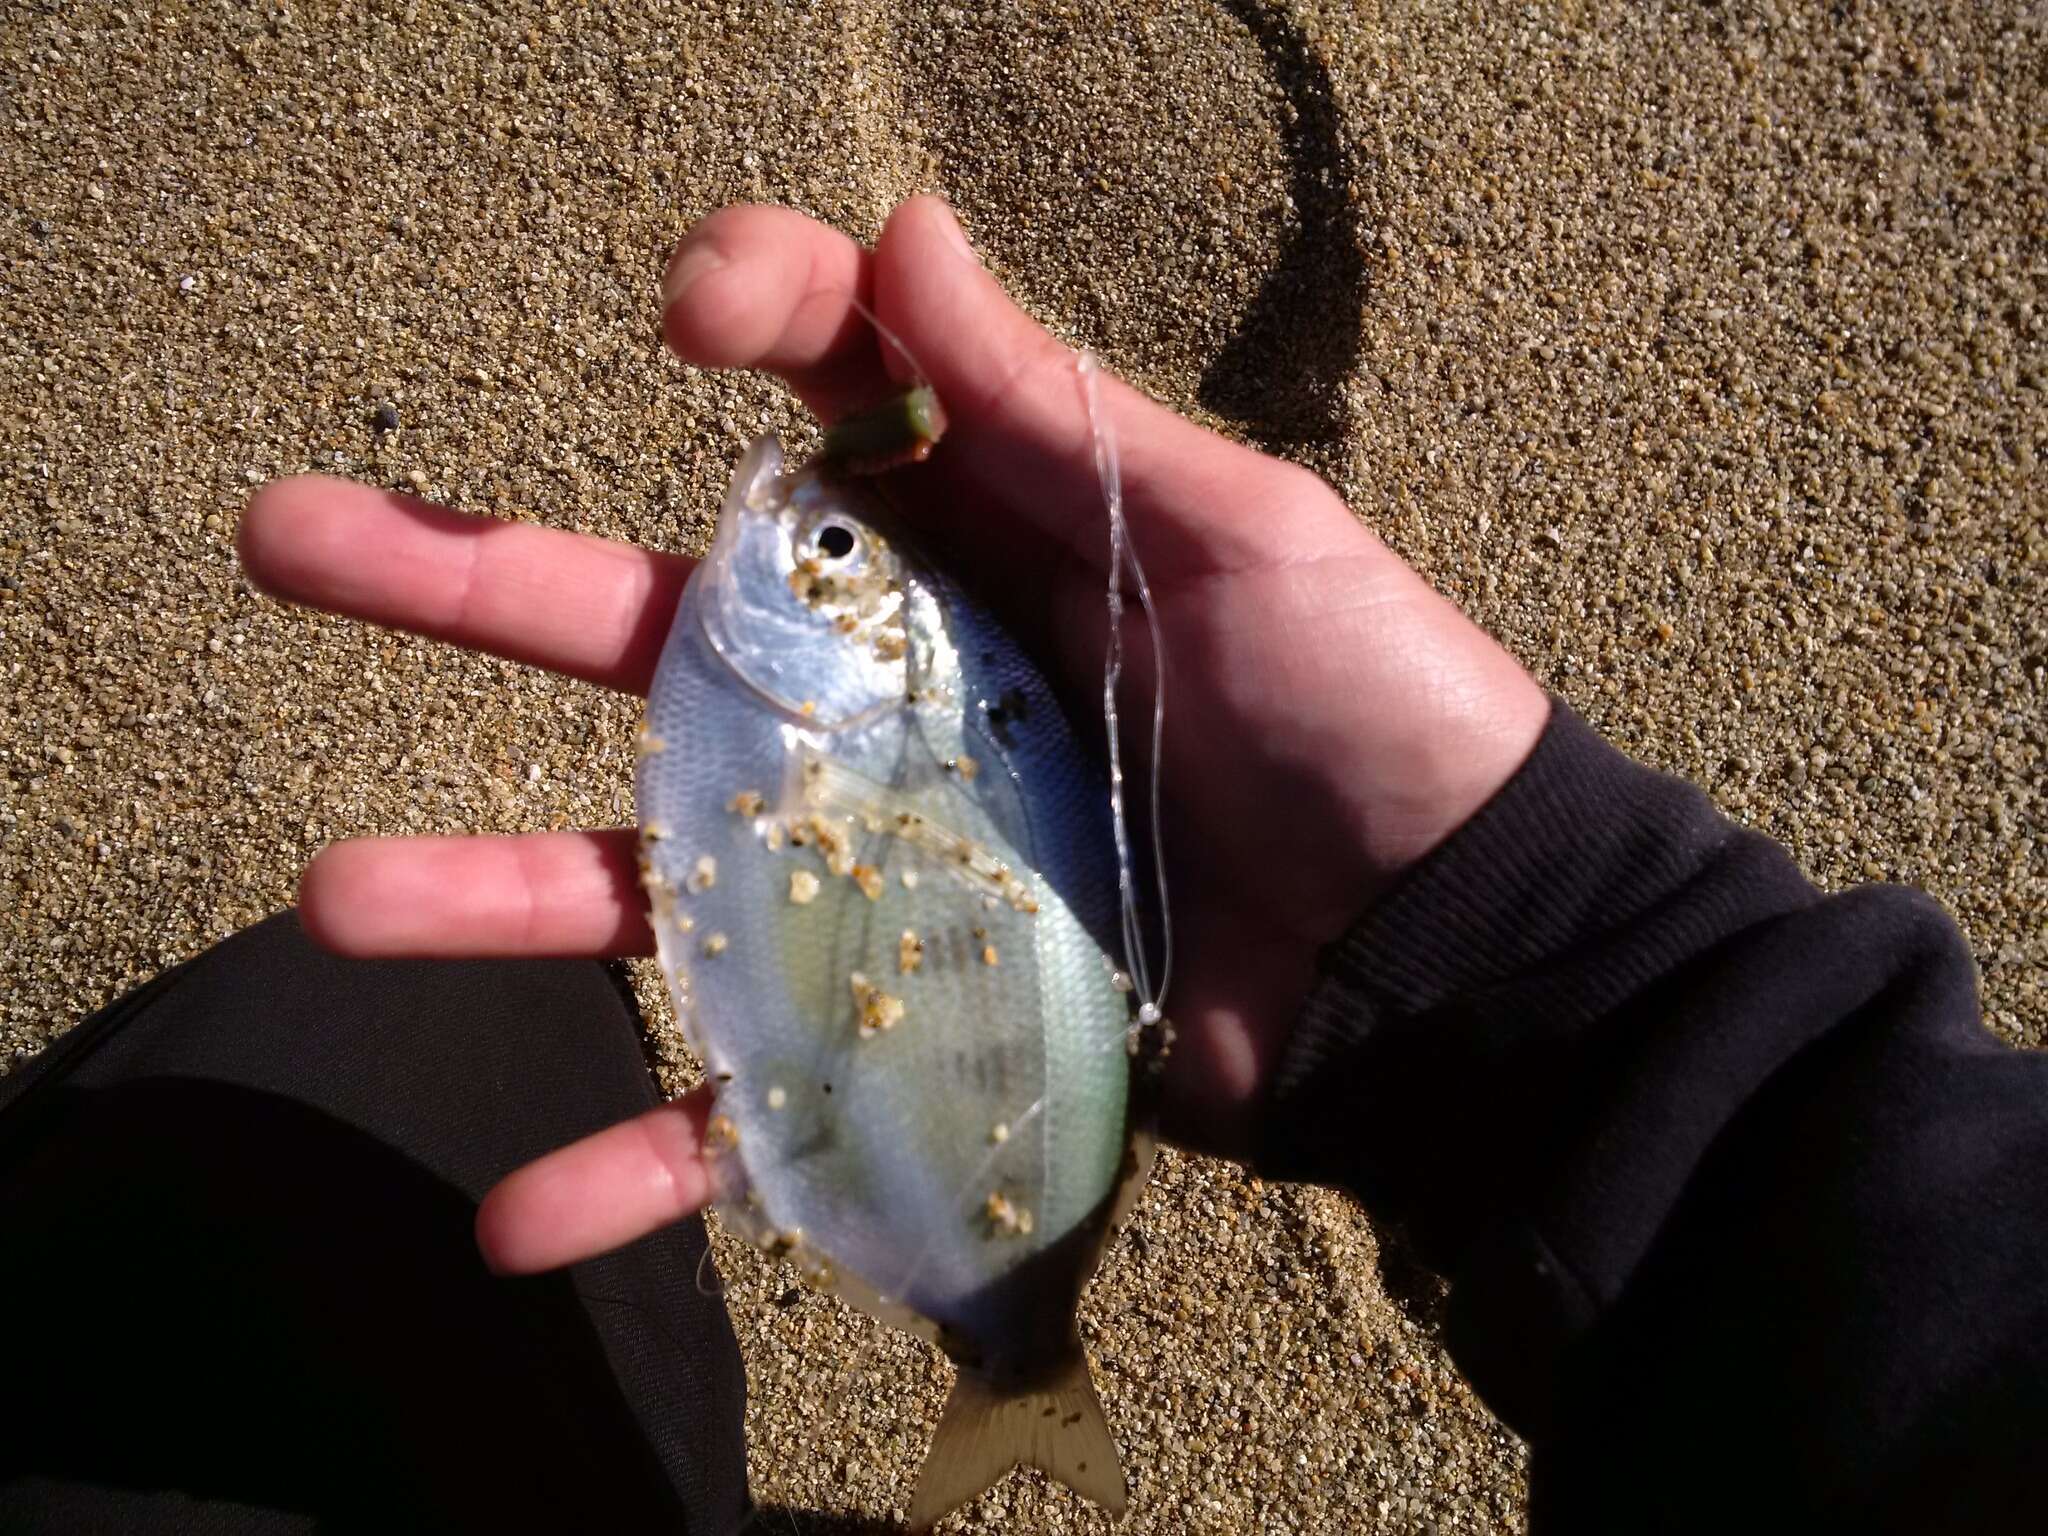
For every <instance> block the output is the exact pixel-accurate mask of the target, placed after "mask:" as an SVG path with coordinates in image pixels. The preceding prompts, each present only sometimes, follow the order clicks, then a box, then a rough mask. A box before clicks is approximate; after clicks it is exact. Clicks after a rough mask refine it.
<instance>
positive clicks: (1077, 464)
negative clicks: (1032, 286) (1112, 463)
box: [874, 197, 1362, 579]
mask: <svg viewBox="0 0 2048 1536" xmlns="http://www.w3.org/2000/svg"><path fill="white" fill-rule="evenodd" d="M874 281H875V295H876V302H877V307H878V310H879V312H880V314H881V316H882V318H883V320H884V321H886V322H887V323H888V324H889V325H890V326H891V327H892V328H893V329H894V330H895V331H896V332H897V334H898V335H900V336H901V337H902V339H903V341H904V344H905V345H906V347H907V348H908V349H909V351H910V352H911V353H912V355H913V356H914V357H915V358H916V360H917V363H918V365H919V367H920V368H921V369H922V370H923V372H924V374H925V376H926V377H927V378H928V379H929V381H930V382H931V384H932V385H933V386H934V387H935V388H936V390H937V391H938V394H939V398H940V399H941V400H943V401H944V402H945V405H946V412H947V416H948V419H949V420H950V422H951V423H952V426H951V430H950V432H949V433H948V436H947V440H946V442H945V443H944V444H942V445H941V447H940V450H939V453H938V454H937V455H935V456H934V458H933V461H932V462H933V463H934V464H943V465H945V466H946V468H947V471H948V472H949V473H951V474H953V475H955V476H957V477H960V478H962V479H965V480H967V481H969V482H971V484H972V486H973V487H975V488H977V489H979V490H981V491H983V492H985V493H986V495H987V496H992V497H993V498H995V499H997V500H999V501H1000V502H1001V504H1002V505H1003V506H1004V507H1005V508H1006V509H1007V510H1009V511H1010V512H1012V513H1013V514H1015V515H1018V516H1020V517H1022V518H1024V519H1026V520H1028V521H1030V522H1033V523H1035V524H1037V525H1038V526H1039V527H1041V528H1043V529H1044V530H1045V531H1046V532H1048V533H1051V534H1053V535H1054V536H1055V537H1057V538H1059V539H1061V540H1063V541H1065V542H1067V543H1068V544H1069V545H1070V546H1071V547H1074V548H1077V549H1080V550H1082V551H1084V552H1085V553H1086V554H1087V555H1088V556H1089V558H1091V559H1093V560H1096V561H1100V560H1102V559H1104V558H1105V551H1106V544H1107V541H1106V538H1105V536H1104V534H1103V523H1102V517H1103V513H1102V501H1101V492H1100V488H1099V485H1098V482H1097V478H1096V466H1095V458H1094V448H1093V444H1094V439H1093V436H1092V434H1091V432H1090V429H1089V421H1088V413H1087V405H1086V398H1085V396H1084V393H1083V389H1082V383H1081V379H1080V376H1079V374H1078V372H1077V368H1076V359H1075V356H1074V354H1073V353H1072V352H1071V351H1070V350H1069V349H1068V348H1067V347H1066V346H1065V345H1064V344H1063V343H1062V342H1060V341H1059V340H1058V339H1057V338H1056V337H1054V336H1052V335H1051V334H1050V333H1049V332H1047V331H1046V330H1045V329H1044V327H1042V326H1041V325H1039V324H1038V322H1037V321H1035V320H1033V319H1032V318H1031V317H1030V316H1029V315H1027V314H1026V313H1025V312H1024V311H1023V310H1021V309H1019V308H1018V307H1017V305H1016V304H1015V303H1014V302H1012V300H1011V299H1010V297H1009V295H1008V294H1007V293H1006V292H1004V290H1003V287H1002V285H1001V284H1000V283H998V282H997V281H996V280H995V278H994V277H993V276H992V275H991V274H990V272H989V271H988V269H987V268H986V267H985V266H983V265H982V263H981V262H980V260H979V259H978V258H976V256H975V255H974V253H973V250H972V248H971V247H970V246H969V245H968V243H967V239H966V236H965V234H964V233H963V232H962V231H961V228H960V225H959V222H958V221H957V220H956V219H955V218H954V216H953V214H952V211H951V210H950V209H948V208H947V207H946V205H945V204H944V203H943V202H941V201H939V200H938V199H937V198H930V197H919V198H912V199H910V200H909V201H908V202H906V203H904V204H903V205H902V206H901V207H899V208H898V209H897V210H896V212H895V213H894V214H892V215H891V216H890V219H889V222H888V225H887V226H886V227H885V228H884V229H883V231H882V237H881V239H880V241H879V242H878V243H877V245H876V248H875V278H874ZM1097 389H1098V399H1099V402H1100V405H1101V409H1102V415H1103V418H1104V420H1105V421H1106V423H1107V425H1108V428H1109V430H1110V431H1111V432H1112V433H1113V435H1114V438H1115V441H1116V444H1117V449H1118V456H1119V458H1120V460H1121V467H1122V476H1123V492H1124V503H1125V509H1126V511H1127V512H1128V513H1129V515H1130V519H1131V525H1132V528H1133V531H1134V534H1135V535H1136V541H1137V543H1138V545H1139V552H1140V554H1141V556H1142V557H1143V558H1144V559H1145V561H1146V563H1147V566H1148V569H1150V570H1151V571H1152V572H1153V574H1154V575H1155V576H1159V577H1162V578H1168V579H1171V578H1173V577H1177V576H1194V575H1203V574H1211V573H1217V572H1226V571H1232V570H1237V569H1241V568H1244V567H1246V566H1252V565H1270V564H1274V563H1278V562H1282V561H1286V560H1288V559H1291V558H1295V557H1297V556H1299V555H1305V554H1311V553H1322V552H1324V551H1325V549H1326V547H1327V546H1328V545H1330V544H1332V543H1335V542H1338V541H1343V540H1356V539H1359V538H1361V537H1362V534H1361V531H1360V530H1359V528H1358V526H1357V524H1356V523H1355V522H1354V521H1353V519H1352V518H1351V516H1350V514H1349V513H1348V512H1347V511H1346V510H1345V509H1344V507H1343V504H1342V503H1341V502H1340V501H1339V500H1338V499H1337V497H1336V494H1335V493H1334V492H1333V491H1331V490H1330V489H1329V487H1328V486H1327V485H1325V484H1323V482H1322V481H1321V480H1320V479H1318V478H1317V477H1316V476H1314V475H1312V474H1310V473H1309V472H1308V471H1307V470H1304V469H1302V468H1300V467H1299V466H1297V465H1293V464H1288V463H1285V462H1284V461H1281V460H1278V459H1273V458H1269V457H1268V456H1266V455H1265V454H1261V453H1257V452H1255V451H1253V450H1252V449H1249V448H1246V447H1244V446H1242V445H1241V444H1238V443H1233V442H1231V441H1230V440H1229V439H1227V438H1224V437H1220V436H1218V435H1217V434H1215V433H1213V432H1210V431H1207V430H1205V429H1204V428H1201V427H1198V426H1196V425H1195V424H1194V423H1192V422H1190V421H1187V420H1185V419H1184V418H1182V417H1180V416H1177V415H1175V414H1174V413H1173V412H1172V411H1169V410H1167V409H1166V408H1165V407H1164V406H1162V405H1160V404H1159V403H1158V402H1156V401H1154V400H1151V399H1149V398H1147V397H1146V396H1145V395H1143V394H1141V393H1140V392H1138V391H1137V390H1134V389H1132V388H1130V387H1129V386H1128V385H1125V384H1124V383H1122V382H1121V381H1119V380H1117V379H1115V378H1113V377H1111V376H1109V375H1106V374H1099V375H1098V376H1097Z"/></svg>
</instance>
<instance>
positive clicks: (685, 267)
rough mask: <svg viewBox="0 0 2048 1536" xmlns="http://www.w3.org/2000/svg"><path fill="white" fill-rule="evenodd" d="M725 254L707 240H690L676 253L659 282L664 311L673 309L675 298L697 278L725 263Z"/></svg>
mask: <svg viewBox="0 0 2048 1536" xmlns="http://www.w3.org/2000/svg"><path fill="white" fill-rule="evenodd" d="M725 264H726V263H725V256H724V254H723V253H722V252H720V250H719V249H718V247H717V246H715V245H712V244H711V243H710V242H709V241H702V240H700V241H692V242H690V243H688V244H686V245H684V247H683V248H682V250H680V251H679V252H677V253H676V259H675V260H674V261H672V262H670V263H669V264H668V272H667V274H666V275H665V276H664V277H663V278H662V282H661V307H662V310H663V312H664V313H666V312H667V311H668V310H670V309H673V308H674V307H675V305H676V302H677V300H679V299H681V298H682V296H683V295H684V294H685V293H687V292H689V290H690V288H691V285H693V284H694V283H695V282H696V281H697V280H698V279H699V278H701V277H703V276H705V275H706V274H707V273H711V272H716V271H717V270H718V269H719V268H720V267H723V266H724V265H725Z"/></svg>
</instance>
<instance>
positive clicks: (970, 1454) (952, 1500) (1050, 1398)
mask: <svg viewBox="0 0 2048 1536" xmlns="http://www.w3.org/2000/svg"><path fill="white" fill-rule="evenodd" d="M1016 1466H1031V1467H1037V1468H1038V1469H1039V1470H1040V1471H1042V1472H1044V1473H1045V1474H1046V1475H1047V1476H1048V1477H1051V1478H1055V1479H1057V1480H1058V1481H1060V1482H1062V1483H1065V1484H1066V1485H1067V1486H1068V1487H1069V1488H1071V1489H1073V1490H1074V1492H1076V1493H1078V1494H1080V1495H1081V1497H1082V1498H1084V1499H1087V1500H1089V1501H1090V1502H1091V1503H1094V1504H1098V1505H1100V1506H1101V1507H1102V1508H1103V1509H1104V1510H1106V1511H1107V1512H1108V1513H1110V1514H1112V1515H1120V1514H1122V1513H1123V1511H1124V1469H1123V1462H1122V1461H1121V1460H1120V1459H1119V1458H1118V1456H1117V1451H1116V1442H1115V1441H1114V1440H1112V1439H1111V1438H1110V1435H1109V1425H1108V1424H1107V1423H1106V1422H1105V1421H1104V1419H1103V1417H1102V1401H1101V1399H1100V1398H1098V1397H1097V1396H1096V1395H1095V1383H1094V1382H1093V1381H1092V1380H1090V1379H1089V1376H1088V1360H1087V1357H1086V1356H1085V1355H1083V1354H1082V1353H1081V1344H1080V1341H1079V1340H1078V1339H1077V1340H1075V1341H1074V1346H1073V1349H1072V1351H1071V1352H1070V1353H1069V1354H1067V1355H1066V1356H1064V1357H1063V1358H1062V1359H1061V1360H1060V1362H1059V1363H1058V1364H1057V1365H1056V1366H1055V1367H1054V1368H1053V1370H1052V1371H1051V1373H1050V1374H1048V1375H1046V1376H1043V1377H1041V1378H1039V1379H1037V1380H1036V1381H1034V1382H1033V1383H1032V1384H1031V1385H1030V1386H1019V1387H1012V1386H1008V1385H1004V1384H999V1383H996V1382H992V1381H990V1380H989V1379H988V1378H987V1377H985V1376H979V1375H976V1374H975V1373H974V1372H972V1371H967V1370H963V1371H961V1372H960V1374H959V1376H958V1378H957V1379H956V1380H955V1381H954V1383H953V1392H952V1395H951V1396H950V1397H948V1398H947V1399H946V1411H945V1413H944V1414H942V1415H941V1416H940V1418H939V1428H938V1432H937V1433H936V1434H934V1435H933V1436H932V1447H931V1449H930V1450H929V1451H928V1452H926V1453H925V1458H924V1470H923V1471H922V1472H921V1473H920V1474H919V1475H918V1479H917V1495H916V1497H915V1498H913V1499H912V1500H911V1504H910V1528H911V1530H912V1531H914V1532H918V1533H920V1536H921V1533H923V1532H925V1531H929V1530H930V1529H931V1528H932V1527H933V1526H934V1525H936V1524H937V1523H938V1522H939V1521H940V1520H942V1519H943V1518H945V1516H946V1515H947V1514H949V1513H950V1512H951V1511H953V1510H955V1509H958V1508H959V1507H960V1506H961V1505H962V1504H965V1503H966V1502H967V1501H968V1500H970V1499H973V1498H975V1497H977V1496H979V1495H980V1494H982V1493H984V1492H985V1491H987V1490H988V1489H990V1488H992V1487H994V1486H995V1485H996V1484H997V1483H998V1482H1000V1481H1002V1479H1003V1476H1004V1475H1005V1474H1006V1473H1007V1472H1009V1470H1010V1469H1011V1468H1012V1467H1016Z"/></svg>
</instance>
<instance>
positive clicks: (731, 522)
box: [704, 432, 789, 575]
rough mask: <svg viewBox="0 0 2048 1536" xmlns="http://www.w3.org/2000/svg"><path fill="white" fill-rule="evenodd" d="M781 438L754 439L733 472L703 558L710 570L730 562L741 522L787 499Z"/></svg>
mask: <svg viewBox="0 0 2048 1536" xmlns="http://www.w3.org/2000/svg"><path fill="white" fill-rule="evenodd" d="M783 464H784V459H783V453H782V440H781V439H780V438H778V437H777V436H776V435H775V434H774V433H773V432H770V433H768V434H767V435H765V436H763V437H758V438H756V439H754V443H753V446H752V447H750V448H748V449H747V451H746V453H745V455H744V456H743V457H742V458H741V459H740V462H739V465H738V467H737V468H735V469H734V470H733V472H732V482H731V484H730V485H728V486H727V488H726V492H725V501H724V502H723V504H721V505H720V507H719V509H718V527H717V528H716V530H714V531H713V533H712V535H711V549H710V551H709V553H707V554H706V555H705V557H704V564H705V565H706V566H708V567H709V568H710V573H711V574H713V575H717V574H718V573H720V572H722V571H724V570H725V569H726V567H727V566H728V565H730V564H731V562H732V558H733V550H734V548H735V546H736V545H737V544H738V542H739V528H740V524H741V523H742V522H744V521H745V520H746V519H747V517H749V516H759V515H761V514H763V513H772V512H773V511H775V510H776V509H777V508H778V507H780V506H781V505H782V504H783V502H784V501H786V500H787V499H788V497H787V495H786V493H785V492H784V490H783V482H784V481H785V480H787V479H788V478H789V477H788V476H787V475H786V474H785V473H784V470H783Z"/></svg>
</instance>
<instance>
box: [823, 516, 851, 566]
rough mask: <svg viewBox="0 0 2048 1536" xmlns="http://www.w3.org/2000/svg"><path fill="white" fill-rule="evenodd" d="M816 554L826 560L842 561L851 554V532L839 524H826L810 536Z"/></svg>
mask: <svg viewBox="0 0 2048 1536" xmlns="http://www.w3.org/2000/svg"><path fill="white" fill-rule="evenodd" d="M812 542H813V543H814V544H816V545H817V549H818V554H819V556H820V557H821V558H822V559H826V560H844V559H845V558H846V557H847V556H848V555H850V554H852V553H853V547H854V544H855V542H856V541H855V539H854V536H853V530H852V529H851V528H847V527H844V526H842V525H841V524H839V523H827V524H825V525H824V526H823V527H822V528H820V529H819V530H818V531H817V533H816V534H814V535H813V536H812Z"/></svg>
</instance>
